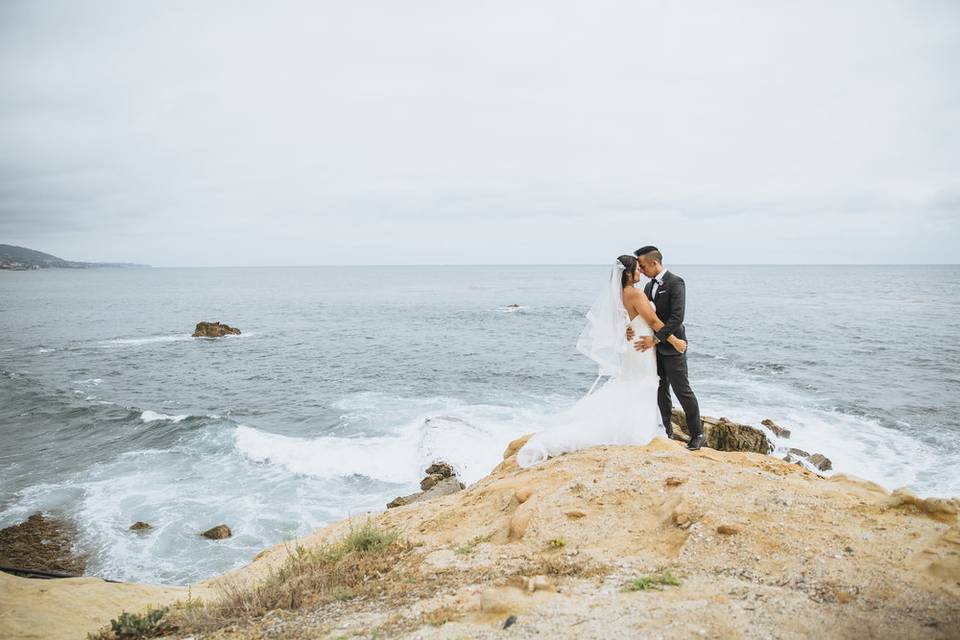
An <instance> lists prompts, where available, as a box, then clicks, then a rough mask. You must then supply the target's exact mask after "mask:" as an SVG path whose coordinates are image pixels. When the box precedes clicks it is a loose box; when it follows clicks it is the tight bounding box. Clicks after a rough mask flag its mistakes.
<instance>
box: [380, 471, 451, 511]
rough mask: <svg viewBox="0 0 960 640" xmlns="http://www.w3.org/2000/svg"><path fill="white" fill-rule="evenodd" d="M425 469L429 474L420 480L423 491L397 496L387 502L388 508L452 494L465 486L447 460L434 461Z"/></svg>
mask: <svg viewBox="0 0 960 640" xmlns="http://www.w3.org/2000/svg"><path fill="white" fill-rule="evenodd" d="M425 471H426V474H427V475H426V477H424V479H423V480H421V481H420V489H422V490H421V491H418V492H417V493H411V494H410V495H408V496H397V497H396V498H394V499H393V500H391V501H390V502H388V503H387V508H388V509H392V508H393V507H402V506H404V505H407V504H413V503H415V502H422V501H424V500H430V499H431V498H438V497H440V496H446V495H450V494H451V493H456V492H457V491H460V490H461V489H463V488H464V484H463V483H462V482H460V479H459V478H457V474H456V472H455V471H454V469H453V467H451V466H450V465H449V464H447V463H446V462H434V463H433V464H431V465H430V466H429V467H427V468H426V470H425Z"/></svg>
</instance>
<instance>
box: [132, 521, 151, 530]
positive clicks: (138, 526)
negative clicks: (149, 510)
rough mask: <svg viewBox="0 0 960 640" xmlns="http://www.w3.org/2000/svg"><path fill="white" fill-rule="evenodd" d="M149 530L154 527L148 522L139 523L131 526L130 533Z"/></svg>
mask: <svg viewBox="0 0 960 640" xmlns="http://www.w3.org/2000/svg"><path fill="white" fill-rule="evenodd" d="M149 529H153V525H152V524H149V523H147V522H142V521H139V520H138V521H137V522H134V523H133V524H132V525H130V531H137V532H143V531H147V530H149Z"/></svg>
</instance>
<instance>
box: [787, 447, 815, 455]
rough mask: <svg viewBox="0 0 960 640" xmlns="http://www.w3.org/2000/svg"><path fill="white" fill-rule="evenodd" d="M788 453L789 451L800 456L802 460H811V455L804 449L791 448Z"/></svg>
mask: <svg viewBox="0 0 960 640" xmlns="http://www.w3.org/2000/svg"><path fill="white" fill-rule="evenodd" d="M788 451H789V452H790V453H792V454H793V455H795V456H799V457H801V458H809V457H810V454H809V453H807V452H806V451H804V450H803V449H797V448H796V447H790V448H789V449H788Z"/></svg>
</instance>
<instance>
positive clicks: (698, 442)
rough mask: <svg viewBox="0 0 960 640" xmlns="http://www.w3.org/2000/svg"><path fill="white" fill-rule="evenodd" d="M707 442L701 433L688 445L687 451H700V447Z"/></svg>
mask: <svg viewBox="0 0 960 640" xmlns="http://www.w3.org/2000/svg"><path fill="white" fill-rule="evenodd" d="M706 441H707V439H706V438H705V437H704V435H703V434H702V433H701V434H700V435H698V436H694V437H692V438H690V442H689V443H687V449H690V451H699V449H700V447H702V446H703V443H705V442H706Z"/></svg>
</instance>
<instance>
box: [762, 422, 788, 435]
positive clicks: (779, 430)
mask: <svg viewBox="0 0 960 640" xmlns="http://www.w3.org/2000/svg"><path fill="white" fill-rule="evenodd" d="M760 424H762V425H763V426H765V427H766V428H767V429H770V431H773V434H774V435H775V436H777V437H778V438H789V437H790V429H784V428H783V427H781V426H780V425H778V424H777V423H776V422H774V421H773V420H771V419H770V418H767V419H766V420H761V421H760Z"/></svg>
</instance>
